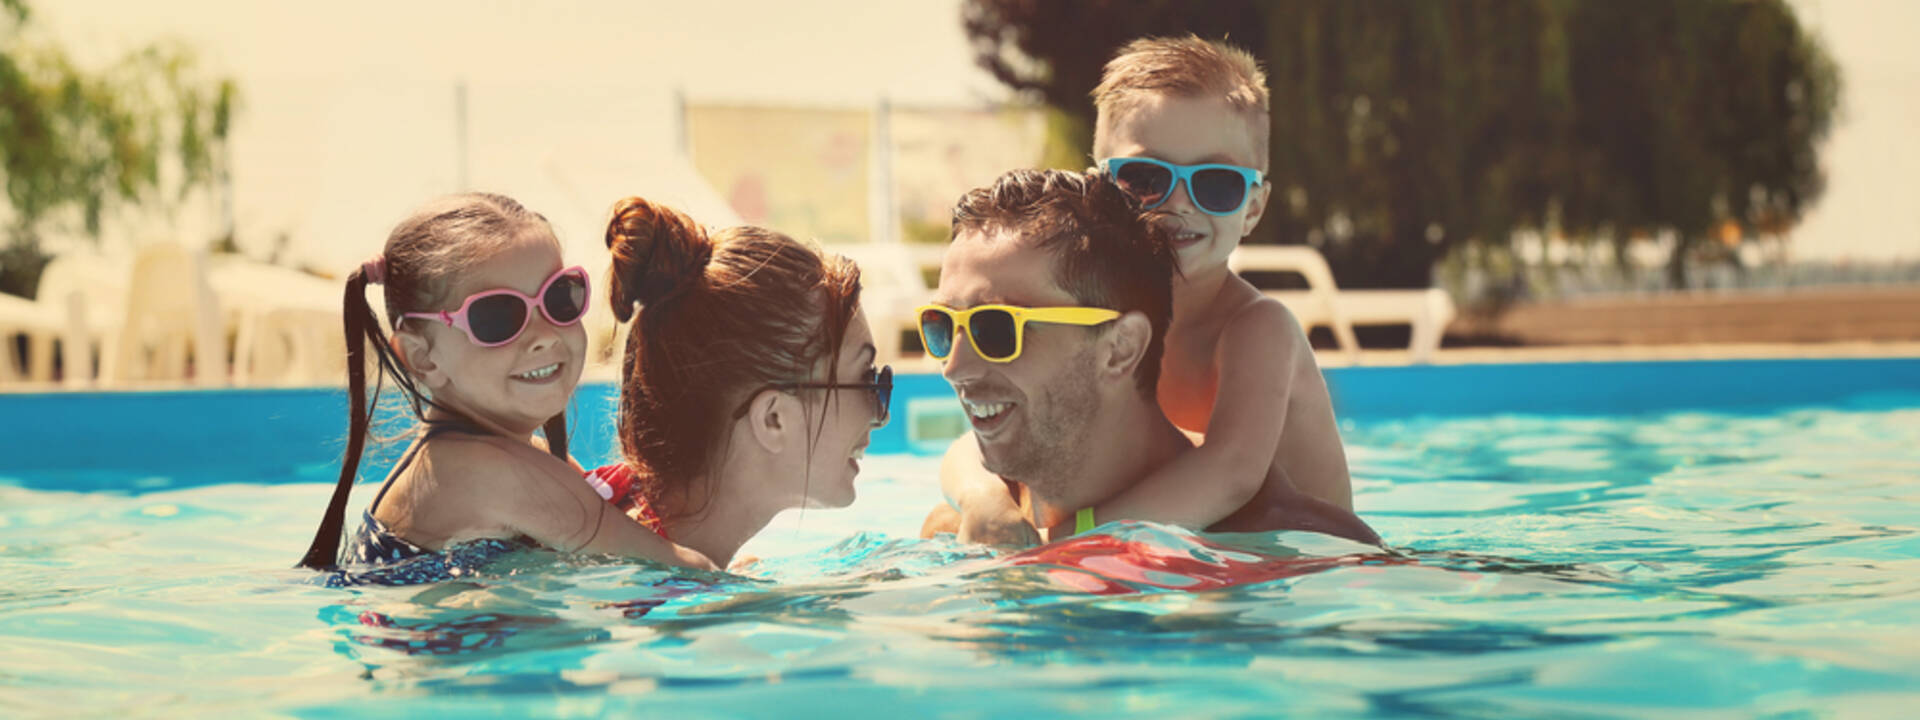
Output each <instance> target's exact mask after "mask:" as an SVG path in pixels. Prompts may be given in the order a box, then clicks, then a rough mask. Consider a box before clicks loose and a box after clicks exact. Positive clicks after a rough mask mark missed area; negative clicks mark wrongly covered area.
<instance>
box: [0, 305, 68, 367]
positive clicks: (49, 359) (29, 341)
mask: <svg viewBox="0 0 1920 720" xmlns="http://www.w3.org/2000/svg"><path fill="white" fill-rule="evenodd" d="M61 330H62V324H61V322H60V317H59V316H58V315H57V314H55V313H54V312H52V309H51V308H49V307H46V306H44V305H42V304H40V303H37V302H34V301H31V300H27V299H25V298H19V297H14V296H12V295H6V294H0V344H4V345H5V351H4V352H0V382H5V383H17V382H22V381H33V382H48V381H51V380H52V379H53V343H54V339H55V338H57V337H59V336H60V334H61ZM21 337H24V338H25V340H26V345H25V348H24V352H22V350H21V347H20V343H18V342H16V339H17V338H21Z"/></svg>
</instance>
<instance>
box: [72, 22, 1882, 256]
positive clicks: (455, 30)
mask: <svg viewBox="0 0 1920 720" xmlns="http://www.w3.org/2000/svg"><path fill="white" fill-rule="evenodd" d="M1792 4H1793V6H1794V7H1795V8H1796V10H1797V11H1798V12H1800V14H1801V16H1802V18H1803V20H1804V21H1805V22H1806V23H1807V24H1808V25H1809V26H1810V27H1811V28H1813V29H1814V30H1815V31H1816V32H1819V33H1821V34H1822V35H1823V37H1824V38H1825V41H1826V45H1827V48H1828V49H1829V51H1830V52H1831V53H1832V54H1833V55H1834V56H1835V58H1836V59H1837V60H1838V62H1839V63H1840V66H1841V69H1842V72H1843V74H1844V82H1845V89H1844V95H1843V98H1842V103H1843V107H1842V116H1841V118H1840V121H1839V123H1838V125H1837V127H1836V129H1835V132H1834V134H1833V136H1832V138H1831V139H1830V141H1829V145H1828V146H1827V148H1826V150H1825V152H1824V162H1825V163H1826V166H1827V168H1828V172H1829V185H1828V191H1827V195H1826V197H1825V198H1823V200H1822V201H1821V203H1820V204H1819V205H1818V206H1816V207H1815V209H1814V210H1813V211H1812V212H1811V213H1810V214H1809V215H1808V217H1807V218H1805V221H1804V222H1803V223H1802V225H1801V226H1800V227H1799V228H1797V229H1796V230H1795V231H1794V233H1793V236H1792V238H1791V241H1790V247H1791V253H1792V256H1793V257H1795V258H1800V259H1815V260H1849V261H1858V262H1874V261H1884V260H1889V259H1905V260H1920V202H1914V201H1913V198H1914V197H1915V194H1916V193H1915V191H1916V190H1920V181H1916V178H1920V143H1914V142H1912V140H1913V139H1914V135H1915V132H1914V130H1913V129H1914V128H1920V43H1913V42H1911V40H1910V38H1908V37H1906V36H1907V35H1908V34H1910V32H1911V28H1914V27H1920V3H1912V2H1908V1H1907V0H1793V2H1792ZM959 5H960V3H959V0H895V1H891V2H867V1H860V0H817V1H809V2H804V3H797V2H784V1H772V0H752V1H745V0H743V1H739V2H706V3H689V2H659V1H657V0H644V1H640V2H600V1H588V0H564V1H559V2H543V3H528V2H504V1H501V0H471V1H466V2H453V1H450V0H420V1H412V2H397V3H396V2H370V1H368V0H339V1H337V2H328V3H281V2H240V1H238V0H225V1H222V0H170V1H169V2H161V3H154V2H130V1H128V0H59V1H58V2H47V1H46V0H40V1H39V2H36V3H35V4H34V8H35V10H36V13H37V14H36V22H38V23H40V24H41V26H42V29H43V30H44V31H45V32H47V33H48V34H49V35H50V36H51V37H53V38H54V39H55V40H57V41H58V42H60V43H61V45H63V46H64V47H66V48H67V49H68V51H69V52H71V53H73V54H74V55H75V56H76V59H77V60H78V61H79V62H81V64H82V65H86V66H98V65H101V64H104V63H106V62H109V61H111V60H112V59H113V58H115V57H117V56H118V55H119V54H121V53H124V52H126V51H127V50H129V49H132V48H134V47H137V46H139V45H142V44H144V43H146V42H149V41H152V40H154V39H157V38H162V37H172V38H178V39H181V40H184V41H186V42H187V43H188V44H190V45H191V46H193V47H195V48H197V49H198V51H199V52H200V54H201V61H202V63H203V68H204V69H205V70H206V71H207V72H208V73H209V74H214V73H218V74H225V75H230V76H232V77H234V78H235V79H237V80H238V81H239V82H240V84H241V86H242V90H243V93H244V101H245V105H244V107H243V114H242V116H241V119H240V122H239V125H238V126H237V129H236V134H235V137H234V140H233V149H234V164H235V168H234V172H235V179H236V186H237V191H236V205H237V208H238V209H237V216H238V222H239V226H240V235H241V240H242V246H243V248H249V249H251V250H253V251H255V252H260V251H262V250H263V249H264V248H265V247H267V246H268V245H269V244H270V243H271V241H272V239H273V238H275V237H278V236H280V235H282V234H285V235H288V236H290V237H291V240H292V244H293V255H294V259H296V260H302V261H306V262H309V263H312V264H315V265H318V266H321V267H323V268H343V267H345V266H347V265H349V264H351V263H353V262H357V261H358V259H360V258H364V257H366V256H367V255H370V254H372V253H373V252H374V251H375V250H377V249H378V247H379V246H380V243H381V242H382V241H383V240H384V238H385V234H386V232H387V230H388V229H389V228H391V226H392V225H393V224H394V223H395V222H396V221H398V220H399V219H400V218H401V217H403V216H404V215H405V214H406V213H407V211H408V210H409V209H410V208H412V207H413V206H415V205H417V204H418V203H420V202H422V201H424V200H426V199H427V198H430V197H432V196H434V195H437V194H440V193H444V192H448V191H452V190H454V189H456V187H457V186H458V184H459V177H460V167H461V163H460V158H461V153H460V150H459V145H458V143H457V141H456V140H455V138H456V137H457V135H456V133H455V132H453V128H455V127H456V121H455V117H456V115H455V111H454V106H455V102H454V97H455V87H456V86H459V85H462V84H464V85H465V87H466V93H467V102H468V117H469V124H468V126H467V127H468V138H469V149H468V151H467V153H466V155H465V157H466V158H467V163H468V164H467V166H466V167H467V170H466V172H467V175H466V177H467V179H468V180H469V183H470V184H471V185H473V186H478V187H486V188H489V189H495V190H500V191H503V192H506V193H507V194H509V195H514V196H516V197H519V198H521V199H522V200H523V201H525V202H526V203H527V204H528V205H530V206H532V207H534V208H535V209H538V210H541V211H543V212H545V213H546V214H547V215H548V216H549V217H550V218H553V219H554V221H555V224H556V226H558V230H559V232H560V233H561V235H562V237H563V239H568V240H570V243H569V246H570V248H571V247H574V246H579V247H589V246H591V245H592V244H594V241H595V240H596V239H597V236H598V233H599V227H598V223H600V222H602V221H603V220H604V217H603V216H602V215H603V213H604V212H605V208H606V206H607V205H609V204H611V202H612V200H613V199H615V198H617V197H619V196H621V195H625V194H644V195H648V196H650V197H655V198H656V199H661V200H665V201H667V202H669V203H672V204H676V205H679V206H681V207H683V208H686V209H688V210H689V212H691V213H693V214H694V215H695V216H696V217H713V218H716V220H715V222H724V221H725V220H727V218H726V215H727V213H728V209H727V208H726V207H725V206H724V203H723V202H721V201H720V200H719V198H718V195H717V194H716V193H713V192H712V191H711V189H710V188H704V187H698V186H700V185H701V183H699V182H697V181H696V180H697V176H696V175H695V174H694V173H693V171H692V170H691V166H690V165H689V164H688V163H686V162H685V161H684V158H681V157H679V156H678V150H677V148H678V147H679V146H678V133H679V129H678V127H677V122H676V120H675V114H676V113H675V108H676V107H677V105H676V97H684V98H685V99H686V100H687V101H689V102H741V103H779V104H796V105H806V106H823V107H860V106H868V105H871V104H872V103H873V102H875V100H876V99H877V98H879V97H881V96H885V97H887V98H889V99H890V100H891V101H892V102H894V103H896V104H911V105H936V106H954V107H981V106H985V105H989V104H992V103H996V102H1001V101H1005V100H1006V99H1008V97H1009V94H1008V92H1007V91H1006V90H1005V89H1003V88H1001V87H1000V86H999V85H998V84H997V83H996V82H995V81H994V80H993V79H992V78H991V77H990V76H988V75H987V74H986V73H984V72H982V71H980V70H978V69H977V68H976V67H975V66H974V64H973V61H972V57H971V52H970V49H969V47H968V44H967V40H966V37H965V34H964V32H963V31H962V30H961V27H960V22H959V13H960V10H959ZM188 215H189V216H190V217H188V218H186V219H185V220H183V221H181V223H180V224H179V226H177V227H175V228H173V229H172V230H170V232H175V233H178V234H180V235H183V236H189V237H209V236H211V234H212V233H211V232H210V231H209V229H208V228H210V227H212V225H213V221H212V217H213V213H211V212H198V213H188ZM140 232H146V233H148V234H151V233H153V232H156V231H153V230H141V231H135V232H130V233H129V237H133V238H134V239H141V240H144V239H148V238H146V237H143V236H142V237H135V236H138V235H139V233H140ZM587 260H589V261H591V258H587Z"/></svg>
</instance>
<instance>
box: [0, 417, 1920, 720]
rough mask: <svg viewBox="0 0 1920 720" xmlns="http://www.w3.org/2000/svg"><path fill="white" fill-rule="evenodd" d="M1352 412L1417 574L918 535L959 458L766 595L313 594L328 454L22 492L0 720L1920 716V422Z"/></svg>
mask: <svg viewBox="0 0 1920 720" xmlns="http://www.w3.org/2000/svg"><path fill="white" fill-rule="evenodd" d="M1356 416H1358V417H1357V419H1350V420H1348V421H1346V424H1345V427H1344V436H1345V438H1346V441H1347V444H1348V450H1349V453H1350V455H1351V457H1352V459H1353V470H1354V475H1355V487H1356V497H1355V504H1356V506H1357V507H1358V509H1359V511H1360V512H1361V513H1362V515H1363V516H1364V517H1366V518H1367V519H1368V520H1369V521H1370V522H1372V524H1373V525H1374V527H1375V528H1376V529H1378V530H1379V531H1380V533H1381V535H1383V536H1384V537H1385V538H1387V541H1388V543H1389V544H1390V545H1391V546H1392V548H1393V551H1392V552H1391V553H1380V552H1377V551H1374V550H1372V549H1370V548H1367V547H1364V546H1359V545H1355V544H1351V543H1347V542H1344V541H1340V540H1335V539H1331V538H1326V537H1323V536H1316V535H1308V534H1299V533H1271V534H1252V535H1213V536H1201V535H1194V534H1192V533H1187V532H1184V531H1181V530H1178V529H1175V528H1169V527H1165V526H1159V525H1153V524H1131V523H1122V524H1114V525H1109V526H1106V527H1105V528H1104V529H1103V530H1102V533H1101V537H1103V538H1105V540H1102V541H1101V542H1105V543H1107V545H1110V546H1115V547H1119V546H1124V547H1127V548H1133V550H1132V551H1128V552H1121V553H1118V554H1114V555H1110V556H1105V557H1094V560H1097V562H1096V561H1085V562H1077V563H1073V564H1071V566H1070V564H1069V563H1067V562H1065V558H1067V557H1069V555H1070V554H1071V553H1063V552H1057V551H1044V550H1043V551H1040V552H1038V553H1027V554H1014V553H1010V552H1008V553H1000V552H995V551H993V550H990V549H986V548H981V547H976V546H965V545H959V544H956V543H954V542H952V541H951V540H950V539H935V540H929V541H922V540H917V539H914V537H913V536H914V533H915V531H916V530H917V528H918V525H919V522H920V519H921V516H922V515H923V514H924V512H925V511H926V510H927V509H928V508H929V507H930V506H931V505H932V503H933V502H936V501H937V489H936V483H935V480H934V473H935V472H936V470H937V460H936V459H934V458H931V457H926V456H919V455H913V454H907V453H901V454H895V455H889V456H881V457H873V458H870V459H869V461H868V462H867V463H866V468H865V471H864V473H863V475H862V479H861V481H860V485H859V489H860V499H859V501H858V502H857V503H856V504H855V505H854V506H853V507H852V508H849V509H846V510H837V511H832V510H808V511H805V512H792V513H788V514H786V515H783V516H781V517H780V518H779V519H777V520H776V521H775V522H774V524H773V525H772V526H770V527H769V528H768V529H767V531H766V532H765V533H763V534H762V535H761V536H760V537H759V538H756V539H755V541H754V542H753V544H751V545H749V546H748V548H747V549H746V552H747V553H749V554H753V555H757V556H759V557H760V558H762V559H761V560H760V561H759V562H757V563H755V564H753V565H751V566H749V567H747V568H746V569H745V571H744V572H743V573H742V574H741V575H724V574H712V575H697V574H696V575H678V576H676V575H674V574H671V573H668V572H665V571H662V570H659V569H656V568H651V567H646V566H637V565H633V564H628V563H622V562H613V561H609V560H604V559H590V558H556V557H555V556H553V555H551V554H548V553H541V552H529V553H525V554H523V555H520V556H516V557H513V558H510V559H509V560H506V561H503V562H501V563H499V564H496V565H494V566H491V567H488V568H486V569H485V570H484V571H482V572H480V573H478V574H475V575H473V576H471V577H465V578H462V579H460V580H457V581H450V582H445V583H438V584H433V585H424V586H413V587H355V588H350V589H328V588H324V587H319V586H317V585H315V584H314V583H313V582H312V581H313V579H314V576H313V574H312V573H307V572H302V571H296V570H291V569H288V566H290V565H291V564H292V563H293V561H294V560H295V559H296V558H297V556H298V555H299V554H300V551H301V550H302V549H304V547H305V545H306V542H307V540H308V538H309V537H310V534H311V532H312V528H313V525H314V523H315V521H316V520H317V517H318V515H319V512H320V506H321V504H322V503H324V498H325V495H326V493H327V490H328V486H329V485H330V484H331V477H330V476H331V474H332V473H333V471H334V467H333V466H332V465H331V464H330V463H327V462H314V463H307V464H302V465H296V466H289V467H284V468H280V469H266V470H262V469H258V468H255V467H253V466H251V465H245V464H240V465H233V466H232V467H231V468H229V467H226V466H224V465H222V464H220V463H213V462H209V463H208V466H209V467H212V468H214V469H212V470H208V471H206V472H203V473H194V472H192V471H186V472H181V471H168V472H166V473H153V472H151V471H131V470H112V469H98V468H90V469H73V470H61V469H36V470H31V471H26V472H20V471H6V470H0V647H4V648H5V650H4V651H0V716H7V717H23V716H63V717H64V716H74V715H121V714H137V715H153V714H158V715H187V714H191V715H212V714H217V713H218V714H225V713H236V712H238V713H245V714H275V715H288V716H301V717H336V716H339V717H345V716H363V715H375V716H405V715H419V714H426V713H429V712H432V713H435V714H446V715H449V716H452V715H456V714H457V715H460V716H472V717H524V716H538V717H551V716H594V715H602V714H640V713H645V714H647V715H650V716H660V717H675V718H705V717H740V716H770V715H771V716H780V717H843V716H887V717H923V716H949V717H981V718H986V717H1004V716H1008V715H1012V714H1020V715H1039V714H1042V713H1046V714H1053V715H1065V716H1074V717H1144V716H1152V717H1180V718H1188V717H1255V716H1272V715H1299V716H1313V717H1326V716H1334V717H1341V716H1349V717H1370V716H1380V717H1392V716H1440V717H1488V716H1500V717H1613V716H1618V717H1682V716H1684V717H1699V716H1738V717H1747V716H1783V717H1802V716H1806V717H1825V716H1840V717H1854V716H1887V717H1892V716H1901V715H1906V714H1908V713H1909V712H1910V711H1911V709H1912V707H1914V705H1915V703H1916V702H1920V622H1917V620H1920V482H1917V481H1916V480H1917V479H1920V451H1917V450H1916V448H1920V403H1914V402H1911V401H1910V398H1903V399H1899V400H1897V401H1891V402H1855V403H1835V404H1828V405H1824V406H1803V407H1783V408H1774V409H1768V410H1764V411H1754V410H1752V409H1742V410H1739V411H1714V410H1671V411H1659V412H1639V413H1621V414H1611V415H1593V414H1582V415H1548V414H1540V413H1530V414H1500V413H1483V414H1476V415H1462V416H1451V417H1446V416H1432V415H1422V416H1404V417H1396V416H1366V415H1365V414H1362V413H1356ZM242 467H244V468H246V469H233V468H242ZM262 467H264V466H262ZM62 488H78V490H68V489H62ZM373 490H374V486H373V484H372V483H365V484H362V485H361V486H360V487H359V488H358V490H357V492H356V497H355V502H354V505H353V508H354V512H355V513H356V515H357V513H358V509H359V508H361V507H364V505H365V503H366V501H367V500H369V499H370V498H371V496H372V492H373ZM1081 542H1090V541H1087V540H1082V541H1081ZM1089 547H1091V546H1089ZM1101 547H1106V546H1101ZM1143 548H1144V549H1145V550H1146V551H1148V552H1149V553H1151V554H1154V558H1159V559H1162V560H1169V561H1177V562H1175V563H1174V564H1173V565H1155V566H1154V567H1160V568H1164V567H1174V568H1176V569H1178V568H1188V569H1194V568H1200V569H1206V568H1213V569H1216V570H1219V569H1222V568H1225V569H1228V570H1224V571H1221V572H1227V574H1232V573H1233V572H1240V573H1242V575H1240V577H1245V578H1251V579H1254V580H1258V581H1257V582H1250V583H1246V584H1239V585H1232V586H1228V587H1214V586H1212V585H1198V586H1190V587H1201V588H1202V589H1199V590H1191V589H1189V590H1182V589H1178V588H1180V587H1183V583H1186V582H1189V581H1188V580H1184V579H1183V578H1187V577H1189V576H1197V575H1200V574H1202V573H1185V574H1183V573H1182V572H1172V573H1167V572H1162V571H1160V570H1143V569H1142V568H1144V567H1146V565H1148V564H1151V563H1149V562H1147V560H1151V559H1152V558H1148V559H1144V560H1143V558H1142V556H1141V555H1139V553H1138V552H1135V551H1138V550H1140V549H1143ZM1095 549H1096V550H1097V548H1095ZM1082 550H1086V548H1084V547H1083V548H1082ZM1050 552H1051V554H1049V553H1050ZM1092 555H1094V556H1098V555H1099V553H1098V552H1093V553H1092ZM1234 568H1238V570H1233V569H1234ZM1249 568H1258V569H1260V572H1252V571H1249V570H1248V569H1249ZM1216 574H1218V573H1216Z"/></svg>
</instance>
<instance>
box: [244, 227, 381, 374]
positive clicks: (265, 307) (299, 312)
mask: <svg viewBox="0 0 1920 720" xmlns="http://www.w3.org/2000/svg"><path fill="white" fill-rule="evenodd" d="M208 282H209V283H210V284H211V286H212V287H213V289H214V290H215V291H216V292H217V293H218V294H219V296H220V306H221V308H222V310H224V317H223V325H224V327H225V329H226V330H227V332H228V333H229V334H230V335H231V336H232V337H233V338H234V344H233V383H234V384H235V385H268V384H278V385H319V384H327V383H333V382H339V379H340V378H343V377H345V376H346V350H345V349H344V348H343V347H341V342H342V340H341V333H342V324H341V319H340V311H341V307H340V300H341V292H342V289H343V285H341V284H339V283H335V282H332V281H328V280H325V279H322V278H318V277H315V276H313V275H309V274H307V273H303V272H299V271H296V270H290V269H287V268H283V267H278V266H274V265H267V264H264V263H259V262H255V261H252V260H248V259H246V258H243V257H238V256H231V255H228V256H215V257H212V258H210V259H209V261H208ZM377 295H378V293H377V291H375V292H370V293H369V301H371V302H378V300H377V299H376V297H377Z"/></svg>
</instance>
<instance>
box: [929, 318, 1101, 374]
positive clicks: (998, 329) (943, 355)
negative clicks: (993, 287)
mask: <svg viewBox="0 0 1920 720" xmlns="http://www.w3.org/2000/svg"><path fill="white" fill-rule="evenodd" d="M916 312H917V314H918V315H919V316H920V341H921V342H922V343H925V345H926V348H927V354H928V355H932V356H933V357H935V358H938V359H941V360H945V359H947V356H949V355H952V354H953V339H954V338H955V337H957V336H958V335H959V332H960V331H961V330H963V329H964V330H966V332H967V339H968V340H970V341H972V342H973V351H974V352H975V353H977V354H979V355H980V357H983V358H986V359H987V360H990V361H992V362H998V363H1007V362H1013V360H1014V358H1017V357H1020V351H1021V349H1022V348H1024V347H1025V346H1026V343H1025V342H1024V340H1025V339H1026V336H1027V323H1029V322H1038V323H1053V324H1056V325H1082V326H1087V327H1092V326H1094V325H1100V324H1103V323H1107V322H1112V321H1113V320H1117V319H1119V317H1120V313H1119V311H1117V310H1109V309H1106V308H1092V307H1041V308H1029V307H1019V306H1016V305H980V306H976V307H971V308H967V309H965V310H955V309H953V308H950V307H947V306H945V305H922V306H920V308H919V310H917V311H916Z"/></svg>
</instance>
